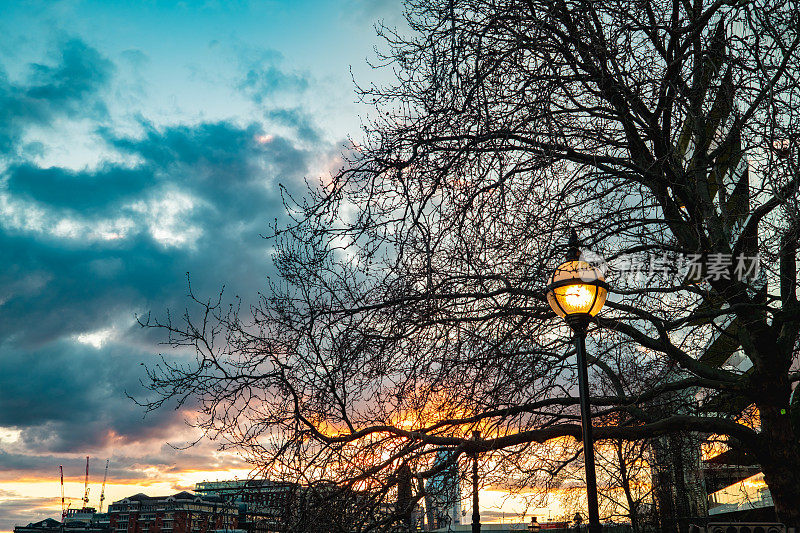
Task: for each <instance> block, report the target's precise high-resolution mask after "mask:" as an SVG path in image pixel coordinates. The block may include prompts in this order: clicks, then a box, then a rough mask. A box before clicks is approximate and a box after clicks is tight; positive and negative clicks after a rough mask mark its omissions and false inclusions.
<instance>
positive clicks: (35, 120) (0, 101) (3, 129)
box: [0, 39, 113, 156]
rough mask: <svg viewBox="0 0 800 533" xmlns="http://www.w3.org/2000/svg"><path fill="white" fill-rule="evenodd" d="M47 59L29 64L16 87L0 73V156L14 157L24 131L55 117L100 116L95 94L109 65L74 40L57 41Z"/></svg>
mask: <svg viewBox="0 0 800 533" xmlns="http://www.w3.org/2000/svg"><path fill="white" fill-rule="evenodd" d="M51 59H52V62H51V63H50V64H48V63H31V64H29V65H28V74H27V76H26V77H25V79H24V80H23V81H22V82H14V81H12V80H10V79H9V78H8V75H7V74H6V73H5V71H3V70H1V69H0V154H3V155H5V156H11V155H14V154H15V153H16V152H17V148H18V144H19V142H20V140H21V139H20V138H21V135H22V133H23V132H24V131H25V129H26V128H28V127H30V126H33V125H47V124H49V123H51V122H52V121H54V120H55V119H57V118H60V117H76V116H81V117H93V118H95V119H99V118H102V117H105V116H106V113H107V110H106V106H105V104H104V102H103V99H102V96H101V94H100V92H101V91H100V90H101V89H102V88H104V87H105V86H106V85H107V83H108V81H109V79H110V76H111V75H112V73H113V65H112V63H111V62H110V61H109V60H108V59H107V58H105V57H104V56H102V55H101V54H100V53H99V52H98V51H97V50H96V49H94V48H92V47H90V46H88V45H87V44H86V43H84V42H83V41H81V40H79V39H70V40H67V41H65V42H63V43H62V44H61V46H60V48H59V50H58V52H56V53H54V54H53V57H52V58H51Z"/></svg>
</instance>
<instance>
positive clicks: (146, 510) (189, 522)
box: [108, 492, 239, 533]
mask: <svg viewBox="0 0 800 533" xmlns="http://www.w3.org/2000/svg"><path fill="white" fill-rule="evenodd" d="M108 517H109V527H110V528H111V531H112V533H211V532H213V531H215V530H231V529H236V528H237V527H238V518H239V513H238V509H237V508H236V506H234V505H231V504H229V503H226V502H224V501H223V500H222V499H221V498H219V497H214V496H199V495H196V494H192V493H191V492H179V493H177V494H173V495H172V496H155V497H153V496H146V495H144V494H136V495H134V496H130V497H128V498H125V499H123V500H119V501H116V502H114V503H112V504H111V505H109V506H108Z"/></svg>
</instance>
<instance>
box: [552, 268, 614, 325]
mask: <svg viewBox="0 0 800 533" xmlns="http://www.w3.org/2000/svg"><path fill="white" fill-rule="evenodd" d="M607 294H608V285H607V284H606V282H605V278H604V277H603V273H602V272H600V270H598V269H597V268H595V267H593V266H592V265H590V264H589V263H587V262H586V261H579V260H574V261H567V262H566V263H563V264H562V265H560V266H559V267H558V268H556V270H555V272H553V275H552V276H550V281H549V282H548V284H547V302H548V303H549V304H550V307H552V308H553V311H555V313H556V314H557V315H558V316H560V317H562V318H566V319H571V318H585V319H589V318H592V317H595V316H597V313H599V312H600V310H601V309H602V308H603V304H605V302H606V295H607Z"/></svg>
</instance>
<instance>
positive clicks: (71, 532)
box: [14, 513, 111, 533]
mask: <svg viewBox="0 0 800 533" xmlns="http://www.w3.org/2000/svg"><path fill="white" fill-rule="evenodd" d="M75 514H76V513H70V514H68V515H67V516H68V517H69V516H72V520H66V519H65V520H64V522H63V523H62V522H59V521H58V520H56V519H54V518H47V519H45V520H41V521H39V522H31V523H30V524H28V525H27V526H16V527H15V528H14V533H111V529H110V528H109V527H108V522H107V521H106V522H105V523H103V520H102V516H105V515H98V514H96V513H93V514H92V515H90V516H89V517H88V520H76V519H75ZM81 518H84V517H83V516H81Z"/></svg>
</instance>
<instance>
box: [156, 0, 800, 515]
mask: <svg viewBox="0 0 800 533" xmlns="http://www.w3.org/2000/svg"><path fill="white" fill-rule="evenodd" d="M798 13H800V9H798V5H797V3H796V2H795V1H792V0H752V1H740V0H636V1H633V2H632V1H630V0H624V1H623V0H606V1H602V2H598V1H590V0H425V1H422V0H408V1H407V2H406V14H407V19H408V22H409V26H410V30H409V31H408V32H407V33H404V34H400V33H397V32H395V31H392V30H390V29H387V28H382V30H381V33H382V35H383V36H384V37H385V38H386V43H387V47H386V52H385V55H384V56H383V57H382V59H383V60H384V63H385V65H388V66H389V68H393V69H394V71H395V72H396V74H397V78H398V81H397V83H396V84H395V85H393V86H390V87H373V86H370V87H366V88H363V89H362V90H361V93H360V94H361V95H362V97H363V99H364V100H365V101H368V102H371V103H374V104H375V105H376V107H377V109H378V110H379V114H378V115H377V117H378V118H377V119H376V120H375V121H373V122H371V123H369V124H368V125H367V126H366V140H365V141H364V142H363V143H358V144H355V143H354V145H353V149H352V153H351V156H350V158H349V161H348V164H347V165H346V166H345V168H344V169H343V170H342V171H341V172H340V173H338V174H337V175H335V176H333V177H331V178H330V179H326V180H323V181H322V182H320V184H319V185H318V186H316V185H315V186H311V187H310V188H309V192H308V196H307V197H306V198H304V199H302V200H300V201H297V202H295V201H293V200H291V199H287V208H288V211H289V212H290V213H291V214H293V215H294V216H295V217H296V218H295V219H294V222H293V223H292V224H288V225H286V226H284V227H280V228H276V232H275V235H274V236H273V239H274V243H275V246H276V250H277V251H276V253H275V264H276V265H277V268H278V269H279V272H280V277H279V279H274V280H272V282H271V284H270V285H269V287H268V289H267V290H266V291H265V293H264V295H263V296H262V297H261V298H260V300H259V301H258V302H257V303H255V304H254V305H252V306H251V307H249V308H247V309H246V310H245V311H246V312H242V309H241V308H240V305H239V304H237V303H234V305H232V306H231V305H228V304H224V303H223V302H222V301H221V300H220V301H205V300H203V299H201V298H197V299H195V300H194V304H195V305H196V306H197V307H196V308H191V309H189V310H188V311H187V314H186V315H185V317H184V318H185V321H182V322H173V321H170V320H167V319H165V320H162V321H157V320H152V321H150V322H149V324H150V325H155V326H161V327H165V328H167V329H168V330H169V332H170V342H171V343H173V344H174V345H176V346H190V347H192V348H194V349H195V350H196V351H197V361H196V363H193V364H189V365H181V364H178V363H171V362H168V361H167V362H165V364H164V365H162V366H160V367H157V368H152V369H151V378H152V383H151V386H152V389H153V390H154V391H156V392H157V393H159V394H160V396H159V397H158V398H155V399H154V400H153V402H152V403H151V404H150V407H151V408H156V407H158V406H160V405H161V404H162V403H163V402H164V401H166V399H168V398H177V399H178V400H180V401H186V400H189V399H196V400H198V401H199V402H200V404H201V408H202V412H203V414H204V415H205V416H204V417H203V418H202V419H201V420H200V422H199V424H200V426H201V427H202V428H204V429H205V430H206V431H207V432H209V433H210V434H213V435H216V436H220V437H223V438H225V439H227V441H226V442H227V443H228V444H227V445H228V446H232V447H234V448H236V449H238V450H242V451H243V452H244V453H246V454H247V455H248V457H249V458H250V460H252V461H253V462H254V463H255V464H256V465H258V467H259V468H260V469H261V472H263V473H265V474H267V475H271V476H277V475H280V476H283V477H294V478H297V479H300V480H302V479H309V480H311V479H313V480H332V481H335V482H337V483H339V484H340V485H341V486H349V487H353V488H355V487H357V488H359V490H361V489H363V490H368V491H372V492H373V493H374V494H376V495H377V496H376V501H384V502H389V501H396V499H397V498H396V492H397V483H398V482H397V480H398V475H397V472H398V470H399V469H400V468H401V467H402V468H406V466H407V467H408V468H410V469H411V472H412V477H413V478H414V480H415V482H414V483H412V484H411V486H412V487H413V490H412V493H413V494H412V496H411V497H409V495H408V494H407V492H406V491H407V489H408V484H404V489H403V491H404V493H403V501H404V502H406V505H411V504H412V503H413V502H418V501H421V500H422V499H423V497H424V490H425V489H424V487H425V483H424V481H425V480H426V479H430V478H432V477H435V476H437V475H438V474H440V473H441V472H443V471H445V470H446V469H447V468H449V467H451V466H452V464H447V462H446V461H445V462H442V461H438V462H437V461H436V457H437V455H439V454H440V452H442V451H443V450H445V451H447V453H448V454H449V455H448V457H450V458H451V461H458V460H459V458H460V457H463V456H464V455H465V454H470V453H480V454H481V457H482V458H483V460H485V461H489V462H492V464H496V465H518V466H519V468H518V469H517V472H518V475H517V479H515V480H511V482H512V483H514V482H517V481H520V480H521V479H523V478H524V479H525V482H526V483H528V484H529V485H530V486H546V485H547V484H548V483H550V481H549V480H551V479H553V476H557V475H558V472H559V469H560V468H561V465H563V464H564V463H565V462H568V461H569V460H570V457H568V454H566V453H564V454H560V453H558V451H557V450H555V448H556V447H557V444H555V443H558V442H560V441H559V438H561V439H564V438H575V439H577V438H579V437H580V431H581V430H580V424H579V413H578V410H577V403H578V399H577V397H576V391H575V389H574V387H573V384H574V382H575V380H574V374H573V372H574V369H573V364H572V359H571V358H572V356H573V352H572V348H571V345H570V343H569V340H570V338H569V331H568V330H567V329H566V327H565V326H564V325H563V324H562V323H561V322H560V321H559V320H558V319H556V317H555V316H554V315H553V313H552V312H551V311H550V310H549V308H548V306H547V304H546V303H545V299H544V287H545V283H546V281H547V279H548V276H549V275H550V273H551V272H552V269H553V268H554V267H555V266H556V265H558V264H559V263H560V262H561V259H562V257H563V255H564V251H565V249H564V244H565V241H566V235H567V233H568V228H570V227H574V228H578V229H579V232H580V234H581V237H582V240H583V244H584V247H585V248H586V249H591V250H594V251H596V252H598V253H600V254H602V255H603V256H604V257H605V258H606V259H607V260H608V261H609V262H610V264H611V265H612V267H614V266H616V267H618V270H617V271H615V270H613V269H612V271H611V272H610V274H609V279H610V281H611V284H612V289H611V295H610V297H609V301H608V303H607V305H606V310H605V311H604V312H603V313H602V314H601V316H600V318H599V319H597V321H596V323H595V327H593V328H592V329H591V330H590V332H589V341H588V342H589V351H590V353H592V354H593V355H594V358H593V361H592V364H593V368H592V374H593V376H594V377H593V381H595V382H596V383H601V382H602V383H605V384H606V385H607V386H603V387H602V388H601V387H599V386H595V388H594V390H593V398H592V403H593V405H594V406H595V411H594V414H593V417H594V418H595V419H596V421H595V425H596V426H598V428H597V431H596V434H595V437H596V439H597V440H598V441H604V442H605V441H607V442H610V443H616V442H620V441H636V440H639V439H645V438H646V439H649V438H653V437H657V436H659V435H665V434H670V433H674V432H680V431H689V432H699V433H701V434H715V435H718V436H722V437H724V438H725V439H726V442H727V444H728V445H729V446H732V447H739V448H741V449H743V450H746V451H747V452H748V453H750V454H752V456H753V457H755V458H757V460H758V461H759V462H760V464H761V466H762V468H763V471H764V475H765V479H766V482H767V484H768V485H769V488H770V490H771V492H772V496H773V499H774V501H775V507H776V510H777V513H778V515H779V516H780V518H781V520H783V521H784V522H786V523H787V524H789V525H794V526H800V505H798V502H800V448H799V446H800V444H798V443H800V428H797V427H796V426H795V425H793V424H792V422H791V420H792V418H793V416H795V414H796V413H798V411H799V410H800V407H798V405H797V402H795V403H791V404H790V394H791V391H792V386H793V384H794V383H795V382H796V381H797V380H798V379H800V376H799V375H798V374H797V373H796V372H794V368H795V367H794V365H795V363H796V360H797V355H798V330H799V329H800V305H799V304H798V300H797V278H798V274H797V267H796V259H797V242H798V231H799V228H800V217H798V168H797V162H798V160H797V157H798V154H797V144H796V140H797V139H798V137H797V120H796V108H797V107H798V102H800V88H799V87H798V79H800V72H799V71H798V67H800V64H798V63H799V59H800V56H799V55H798V43H800V35H798V27H800V18H798ZM682 254H697V256H698V257H700V258H702V261H701V262H702V263H703V264H704V265H705V267H704V269H703V270H701V271H697V272H688V273H687V272H685V271H682V270H680V269H674V268H671V267H670V266H669V265H671V264H672V263H673V260H674V258H675V257H686V256H684V255H682ZM744 256H746V257H749V258H752V257H754V256H759V257H760V260H761V261H760V273H759V274H758V275H757V276H756V275H754V274H755V272H754V270H755V269H754V268H752V267H753V266H754V262H753V261H752V260H747V261H738V260H739V259H740V258H741V257H744ZM632 257H645V258H646V259H647V261H648V264H654V260H655V259H659V260H661V259H664V258H667V259H670V258H672V259H670V260H669V261H661V262H660V263H659V264H661V265H662V266H660V267H659V269H658V275H657V276H638V277H637V276H624V275H622V272H621V271H620V269H621V263H622V262H623V260H625V261H629V260H630V258H632ZM724 260H727V261H729V262H730V264H728V263H726V262H725V261H724ZM737 261H738V262H737ZM663 264H666V265H667V266H666V267H663ZM720 265H722V266H720ZM745 267H746V268H745ZM747 271H749V272H747ZM742 274H747V275H742ZM735 353H739V354H741V357H740V359H741V361H740V363H739V364H736V365H734V364H733V363H732V361H731V360H730V356H731V354H735ZM604 391H607V392H604ZM798 401H800V400H798ZM751 405H754V406H755V407H757V410H758V413H759V425H758V426H757V427H754V426H753V425H752V424H746V423H743V421H742V412H743V411H744V410H745V408H746V407H748V406H751ZM473 430H479V431H480V434H481V435H482V438H481V439H479V440H473V439H471V435H472V431H473ZM554 439H555V440H554ZM491 471H496V472H501V471H503V469H502V468H499V467H498V468H497V469H491ZM400 477H401V478H402V477H403V476H400ZM406 477H407V476H406ZM498 481H505V482H509V479H508V477H506V479H504V480H500V479H499V480H498Z"/></svg>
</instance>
